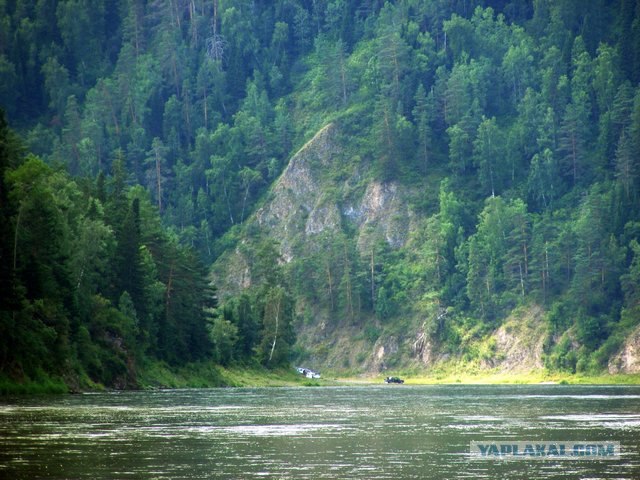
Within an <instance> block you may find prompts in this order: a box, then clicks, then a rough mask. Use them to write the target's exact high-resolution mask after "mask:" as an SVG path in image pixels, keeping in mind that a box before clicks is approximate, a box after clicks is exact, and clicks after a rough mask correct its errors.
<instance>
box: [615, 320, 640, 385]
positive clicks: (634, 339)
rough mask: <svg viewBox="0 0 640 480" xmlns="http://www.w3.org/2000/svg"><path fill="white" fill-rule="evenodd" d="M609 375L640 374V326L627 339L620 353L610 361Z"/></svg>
mask: <svg viewBox="0 0 640 480" xmlns="http://www.w3.org/2000/svg"><path fill="white" fill-rule="evenodd" d="M609 373H612V374H615V373H640V326H638V327H637V328H636V329H635V330H634V331H633V332H632V333H631V335H629V336H628V337H627V340H626V341H625V342H624V344H623V345H622V349H621V350H620V352H618V354H617V355H615V356H614V357H613V358H612V359H611V360H610V361H609Z"/></svg>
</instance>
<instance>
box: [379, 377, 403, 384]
mask: <svg viewBox="0 0 640 480" xmlns="http://www.w3.org/2000/svg"><path fill="white" fill-rule="evenodd" d="M384 383H404V380H403V379H401V378H400V377H387V378H385V379H384Z"/></svg>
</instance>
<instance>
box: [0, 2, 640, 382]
mask: <svg viewBox="0 0 640 480" xmlns="http://www.w3.org/2000/svg"><path fill="white" fill-rule="evenodd" d="M639 82H640V3H639V2H638V1H633V0H615V1H614V0H612V1H605V0H593V1H589V2H578V1H572V0H555V1H551V0H534V1H519V0H513V1H509V0H495V1H490V0H486V1H477V2H469V1H466V0H459V1H450V0H422V1H418V0H399V1H395V2H383V1H379V0H366V1H354V0H333V1H330V0H315V1H313V2H306V1H302V0H277V1H273V2H258V1H255V0H234V1H227V0H207V1H204V0H170V1H146V0H98V1H93V2H88V1H82V0H63V1H57V2H54V1H51V0H11V1H2V2H0V106H2V108H3V109H4V111H5V112H6V118H7V119H8V120H7V121H3V123H2V124H1V125H0V268H1V271H0V292H1V293H0V377H2V379H5V380H7V381H9V382H13V381H26V380H34V381H38V380H39V379H41V380H42V381H43V382H45V381H53V382H56V381H63V382H65V383H66V384H67V385H69V386H71V387H72V388H76V387H77V388H83V387H87V386H92V385H96V384H101V385H105V386H108V387H116V388H130V387H135V386H138V385H140V383H141V382H140V381H139V375H138V374H139V372H140V371H145V369H146V371H153V370H154V369H158V370H161V369H162V368H164V367H161V366H162V365H167V366H168V368H170V369H171V368H174V369H179V368H183V367H185V365H189V364H193V363H194V362H196V363H197V362H200V363H201V364H202V362H204V363H207V362H209V363H210V364H211V365H214V364H218V365H252V366H253V367H252V368H255V366H256V365H258V364H261V365H263V366H265V367H268V368H279V367H282V366H283V365H287V364H288V362H290V361H291V360H292V359H296V358H297V359H298V360H304V359H309V360H314V361H318V360H322V359H326V358H329V357H330V356H331V352H329V350H330V349H332V348H334V347H335V345H334V346H332V345H329V344H311V343H309V342H311V341H313V338H315V337H313V335H311V334H309V331H310V330H312V326H313V325H314V322H315V321H316V319H317V318H319V317H322V318H331V319H334V323H333V325H331V329H333V331H334V332H337V333H336V334H337V335H338V336H340V335H341V334H342V335H343V336H346V335H349V336H350V337H349V338H347V339H346V341H347V343H349V341H353V342H354V343H353V344H354V345H355V344H358V345H359V346H360V347H359V348H361V350H360V351H359V353H358V354H357V355H355V356H354V357H353V358H349V359H346V360H344V364H343V365H337V366H338V367H340V366H342V367H344V368H350V369H355V370H356V371H357V370H362V369H363V368H365V366H366V365H367V364H368V359H369V357H370V356H371V355H372V353H371V352H372V350H373V347H374V345H375V344H376V342H378V341H379V340H380V339H384V338H391V337H393V338H394V339H396V340H395V341H396V342H397V344H398V351H397V354H396V355H395V357H391V358H390V359H389V361H388V363H389V365H388V366H390V367H397V368H401V367H403V366H406V365H408V364H412V365H414V366H415V362H416V359H415V358H414V357H415V352H411V351H409V350H408V349H407V348H406V345H407V344H408V343H410V342H413V341H415V337H416V332H417V331H419V332H420V333H421V337H420V341H421V342H422V344H423V345H426V344H429V345H431V348H432V349H433V352H434V355H436V356H440V357H447V358H456V359H458V360H460V361H462V362H465V363H468V364H473V365H476V366H477V365H485V364H486V365H489V366H490V365H491V363H492V362H491V359H492V355H493V354H494V353H495V352H496V351H497V350H496V348H497V347H496V345H495V340H492V339H491V335H492V333H493V332H495V331H497V330H498V329H499V328H500V327H501V326H503V325H504V324H505V322H507V319H509V318H511V320H510V321H508V322H507V323H508V324H509V329H510V330H509V331H511V330H512V329H513V328H515V329H517V322H514V320H513V319H514V318H518V319H522V321H528V320H527V319H528V318H529V317H527V315H519V314H518V313H517V312H522V311H525V310H527V309H533V310H535V311H540V312H541V313H540V315H539V317H540V319H541V320H540V322H541V323H540V326H539V328H538V326H536V332H543V334H544V336H545V338H544V345H543V358H542V362H543V364H544V367H545V368H546V369H548V370H549V371H552V372H566V373H574V372H578V373H591V374H599V373H602V372H603V371H605V370H606V369H607V366H608V363H609V361H610V360H611V358H612V357H613V356H614V355H615V354H617V353H618V352H619V350H620V348H621V347H622V345H623V344H624V342H625V340H626V339H627V338H628V336H629V335H630V333H631V332H632V331H633V330H634V329H635V328H636V327H637V325H638V324H640V289H639V285H640V244H639V243H638V239H639V238H640V198H639V194H640V86H639ZM7 122H8V123H7ZM329 124H331V125H333V126H335V128H336V131H337V132H338V133H337V135H338V137H339V143H340V145H341V148H342V152H341V156H340V158H341V162H334V163H332V164H331V167H330V168H327V169H326V171H323V172H322V175H323V178H324V179H325V181H324V182H323V185H325V190H324V191H323V192H322V195H323V196H324V198H326V199H327V202H334V203H338V204H340V203H341V202H343V200H344V199H343V197H342V195H344V194H345V191H346V192H347V193H350V194H354V195H355V193H354V192H360V193H361V192H362V191H364V190H365V188H366V187H367V185H369V184H370V183H371V182H380V183H382V184H384V185H399V186H401V187H402V188H404V189H406V190H407V191H409V192H412V194H411V195H409V196H407V199H406V205H405V207H406V208H407V211H409V212H410V213H411V218H412V219H413V220H415V221H412V222H411V223H410V224H408V225H410V230H409V231H407V232H404V233H406V241H404V242H402V243H401V244H396V243H394V242H392V241H389V239H385V238H384V236H380V238H377V239H375V241H372V242H370V244H368V245H366V247H365V246H363V245H362V244H358V241H357V238H358V233H359V232H358V231H356V228H355V227H354V225H353V224H352V223H350V222H349V221H348V219H347V218H346V217H345V215H344V212H340V215H341V216H340V218H338V222H339V223H340V229H339V232H337V233H335V234H332V235H324V236H323V235H321V236H318V237H316V238H315V240H314V243H313V244H312V245H305V246H304V248H303V251H304V252H305V255H304V256H298V257H293V258H287V257H285V256H284V255H283V251H282V245H281V242H282V241H283V239H282V237H281V236H280V237H276V236H273V235H268V234H267V233H266V232H265V231H264V230H263V229H260V228H257V227H256V223H255V222H254V223H252V222H248V220H249V219H251V217H252V215H253V214H254V212H256V209H257V208H259V207H260V206H262V205H264V204H265V202H268V201H269V198H270V195H271V193H270V188H271V187H272V185H274V182H275V181H276V180H277V179H278V178H279V176H280V175H281V173H282V172H283V170H284V169H285V167H286V166H287V164H288V161H289V159H290V158H291V157H292V156H293V155H294V154H295V152H297V151H298V150H299V149H300V148H301V147H302V146H303V145H305V144H306V143H307V142H308V141H309V140H310V139H311V138H312V137H313V136H314V135H315V134H316V133H317V132H319V131H321V129H323V128H325V127H326V126H327V125H329ZM9 125H11V129H10V128H9ZM14 131H15V132H17V134H16V133H13V132H14ZM18 135H19V137H20V138H18ZM354 178H357V182H356V184H350V186H349V189H346V190H345V188H344V185H345V182H347V181H349V182H351V181H353V179H354ZM326 185H330V186H328V187H327V186H326ZM232 251H238V252H241V253H242V255H243V257H244V258H245V259H248V265H247V269H248V277H247V278H250V281H247V282H245V283H246V285H245V287H246V288H244V289H243V290H242V291H239V290H238V291H230V292H225V295H224V296H221V298H220V299H218V297H217V294H216V289H215V286H212V285H210V282H209V278H210V277H209V276H208V266H210V265H212V264H213V263H214V262H216V260H217V261H218V262H221V261H224V259H225V258H227V257H225V255H226V254H228V253H229V252H232ZM240 268H241V267H240V266H238V268H237V269H236V271H234V272H231V273H232V274H233V275H234V276H236V277H238V278H241V277H242V278H244V275H245V272H244V270H242V271H241V270H240ZM242 268H244V267H242ZM218 300H220V302H218ZM218 303H220V304H218ZM514 311H515V312H516V313H513V312H514ZM536 318H537V317H536ZM514 324H515V325H516V326H515V327H514V326H513V325H514ZM536 325H537V324H536ZM525 330H526V329H524V328H523V331H525ZM296 333H298V336H297V337H296ZM296 338H297V340H296ZM492 342H493V343H492ZM340 348H343V349H348V347H345V346H344V345H343V346H342V347H340ZM367 349H368V350H367ZM334 354H336V352H334ZM338 356H339V354H338ZM343 357H344V358H346V357H347V355H346V354H344V355H343ZM159 365H160V366H159ZM334 366H335V365H334ZM143 377H144V375H143ZM51 379H53V380H51ZM212 382H213V380H212ZM142 383H144V382H142Z"/></svg>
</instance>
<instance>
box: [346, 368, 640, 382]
mask: <svg viewBox="0 0 640 480" xmlns="http://www.w3.org/2000/svg"><path fill="white" fill-rule="evenodd" d="M388 375H395V376H400V377H401V378H403V379H404V381H405V384H406V385H450V384H461V385H510V384H511V385H517V384H523V385H524V384H528V385H534V384H559V385H640V374H617V375H610V374H601V375H584V374H567V373H549V372H544V371H542V372H524V373H522V372H518V373H504V372H480V373H473V374H468V373H464V372H459V373H456V372H447V373H439V374H438V373H436V374H416V373H412V374H404V375H403V373H402V372H393V373H389V374H388ZM385 376H387V374H385ZM383 378H384V377H383V376H377V377H372V378H370V380H371V381H372V382H378V383H380V382H382V381H383ZM343 380H344V381H346V382H351V381H353V382H355V381H357V379H355V378H344V379H343Z"/></svg>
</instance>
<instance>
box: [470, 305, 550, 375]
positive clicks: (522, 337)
mask: <svg viewBox="0 0 640 480" xmlns="http://www.w3.org/2000/svg"><path fill="white" fill-rule="evenodd" d="M543 313H544V312H543V310H542V308H540V306H538V305H533V306H531V307H529V308H527V309H523V310H519V311H517V312H516V313H514V314H512V315H511V316H510V317H509V318H508V319H507V321H506V322H505V323H504V324H503V325H501V326H500V327H499V328H498V329H497V330H496V331H495V332H494V333H493V335H492V336H491V338H490V345H491V350H492V351H490V352H486V353H487V354H488V355H489V357H490V358H488V359H486V360H483V362H482V363H483V366H485V367H488V368H497V369H498V370H500V371H502V372H528V371H532V370H538V369H541V368H543V367H544V362H543V359H542V354H543V347H544V340H545V337H546V330H545V327H544V321H543Z"/></svg>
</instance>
